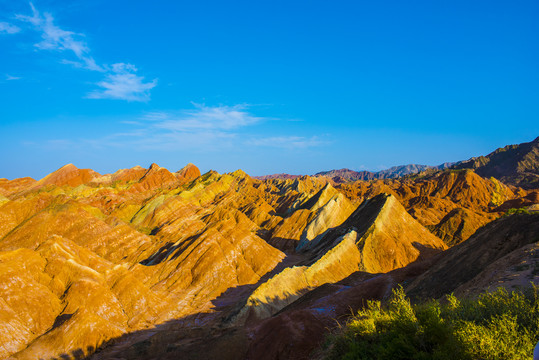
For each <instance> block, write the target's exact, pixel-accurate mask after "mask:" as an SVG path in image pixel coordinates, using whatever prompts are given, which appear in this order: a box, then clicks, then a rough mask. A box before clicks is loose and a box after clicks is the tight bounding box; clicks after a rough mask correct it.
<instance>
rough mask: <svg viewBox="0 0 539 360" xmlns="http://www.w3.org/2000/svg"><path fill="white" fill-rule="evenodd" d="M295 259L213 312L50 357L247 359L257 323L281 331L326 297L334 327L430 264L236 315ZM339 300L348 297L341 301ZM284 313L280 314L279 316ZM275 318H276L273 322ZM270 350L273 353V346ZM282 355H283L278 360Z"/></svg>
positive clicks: (359, 277)
mask: <svg viewBox="0 0 539 360" xmlns="http://www.w3.org/2000/svg"><path fill="white" fill-rule="evenodd" d="M298 260H299V259H298V258H297V257H296V258H294V257H292V258H289V257H287V258H285V259H283V261H281V263H279V264H278V265H277V266H276V267H275V268H274V269H273V270H272V271H271V272H269V273H267V274H265V275H264V276H263V277H262V278H261V279H260V280H259V281H258V282H257V283H256V284H250V285H242V286H237V287H231V288H228V289H227V290H225V291H224V292H223V293H221V295H219V296H218V297H216V298H215V299H213V300H211V304H212V305H213V308H212V309H211V310H212V312H196V313H193V314H190V315H186V316H182V317H178V318H176V319H171V320H168V321H165V322H163V323H161V324H157V325H155V326H153V327H152V328H148V329H142V330H137V331H133V332H130V333H126V334H123V335H121V336H119V337H116V338H112V339H109V340H107V341H106V342H104V343H103V344H101V345H100V346H99V348H97V349H94V348H93V347H92V346H89V347H87V348H86V349H81V348H79V349H74V350H72V351H70V352H67V353H63V354H61V355H59V356H57V357H54V358H52V359H55V360H83V359H84V360H101V359H124V360H130V359H165V360H167V359H185V360H202V359H205V360H207V359H220V360H221V359H222V360H237V359H248V358H249V359H252V357H249V351H250V349H251V347H252V346H253V344H255V343H253V341H255V342H256V346H257V349H258V346H260V344H261V343H260V342H261V341H262V342H264V341H266V340H264V339H265V338H258V337H253V336H254V335H253V334H254V333H253V331H255V332H256V331H257V330H255V329H258V327H259V326H261V324H266V325H264V326H269V325H271V324H281V325H277V328H276V330H275V331H280V330H278V329H279V326H285V328H286V325H284V324H285V323H281V321H286V319H287V318H288V317H289V316H293V318H294V316H297V315H294V313H295V314H305V311H307V312H309V311H313V309H314V311H315V312H316V311H324V310H328V309H325V308H321V307H320V305H319V301H320V299H327V300H323V301H330V302H331V304H333V305H332V306H331V307H335V305H336V306H337V307H338V308H339V310H338V311H337V313H336V314H334V315H335V317H327V318H326V319H325V320H323V321H329V322H332V323H333V326H334V327H335V326H338V324H337V322H336V321H345V319H346V318H347V317H348V316H349V315H350V314H351V311H352V308H353V310H354V311H356V310H357V308H358V307H362V306H363V305H364V304H365V303H366V301H367V300H368V299H383V298H384V294H386V293H387V292H388V291H389V292H390V289H391V288H392V287H394V286H396V285H397V284H398V283H403V284H404V283H405V282H407V281H409V280H411V279H413V278H415V277H416V276H418V275H419V274H421V273H423V272H424V271H426V269H427V268H429V267H430V265H431V263H432V258H430V259H427V261H422V260H419V259H418V260H416V261H415V262H413V263H411V264H409V265H407V266H406V267H404V268H400V269H396V270H393V271H391V272H388V273H380V274H371V273H366V272H362V271H357V272H354V273H352V274H350V275H349V276H347V277H346V278H344V279H342V280H341V281H339V282H336V283H328V284H325V285H322V286H320V287H318V288H316V289H313V290H311V291H308V292H307V293H305V294H303V295H302V296H300V297H299V298H298V299H296V300H295V301H293V302H291V303H290V304H289V305H288V306H286V307H284V308H283V309H281V310H280V311H279V312H278V313H276V314H275V315H273V316H271V317H269V318H265V319H259V320H257V322H256V323H251V324H249V323H248V322H246V321H247V319H246V318H245V317H244V318H242V317H239V318H238V317H235V315H236V314H237V312H238V310H239V309H241V308H243V307H244V306H245V301H246V300H247V298H248V296H249V295H250V293H251V292H252V290H253V289H254V288H256V287H257V286H259V285H260V284H261V283H263V282H264V281H266V280H267V279H269V278H271V277H272V276H274V275H275V274H276V273H278V272H279V271H282V269H284V268H286V267H288V266H293V265H292V264H294V263H295V261H298ZM388 284H391V285H390V288H387V287H386V286H387V285H388ZM339 299H341V300H339ZM343 299H347V300H346V301H345V300H343ZM280 300H282V299H280ZM268 304H273V301H272V300H269V301H268ZM298 311H299V313H297V312H298ZM290 314H292V315H290ZM283 315H284V318H279V317H281V316H283ZM302 316H303V315H302ZM312 316H315V315H308V318H312ZM278 318H279V319H280V320H278V322H277V323H275V321H277V319H278ZM316 321H318V320H316ZM320 321H322V320H320ZM329 322H328V323H329ZM268 324H269V325H268ZM271 326H273V325H271ZM327 326H329V325H327V324H326V325H324V326H322V327H321V328H320V329H319V330H320V331H322V332H323V333H326V332H327V331H329V330H330V328H328V327H327ZM317 331H318V330H317ZM276 336H277V338H279V339H281V338H282V337H283V336H282V335H276ZM319 337H320V339H322V338H323V335H322V333H321V334H320V336H319ZM317 339H318V337H317ZM294 341H296V340H294ZM302 341H307V342H308V343H311V345H309V346H311V347H312V349H315V348H316V347H317V346H319V345H317V344H318V342H316V343H315V342H312V341H311V342H309V341H308V339H307V340H306V339H303V340H302ZM313 341H314V339H313ZM267 346H271V347H272V348H273V347H274V346H276V347H281V346H282V344H273V343H271V344H267ZM94 351H95V353H93V354H91V355H88V356H85V355H84V354H87V353H92V352H94ZM275 351H277V350H275ZM272 352H274V351H273V350H272ZM285 358H287V357H284V358H283V359H285ZM292 358H293V357H292ZM306 358H308V357H306ZM298 359H299V358H298ZM301 359H303V357H301Z"/></svg>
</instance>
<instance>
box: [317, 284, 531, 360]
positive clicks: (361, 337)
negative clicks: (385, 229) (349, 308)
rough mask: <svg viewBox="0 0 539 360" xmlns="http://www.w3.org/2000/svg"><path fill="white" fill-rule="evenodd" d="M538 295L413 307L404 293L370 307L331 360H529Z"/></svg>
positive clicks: (332, 348) (334, 343) (334, 347)
mask: <svg viewBox="0 0 539 360" xmlns="http://www.w3.org/2000/svg"><path fill="white" fill-rule="evenodd" d="M538 298H539V291H538V289H537V288H535V287H532V288H530V289H528V290H526V291H525V292H511V293H509V292H507V291H506V290H504V289H503V288H500V289H498V290H497V291H496V292H493V293H484V294H482V295H480V296H479V297H478V298H477V299H464V300H458V299H457V298H455V297H454V296H452V295H451V296H448V297H447V301H444V302H439V301H434V300H431V301H429V302H426V303H422V304H418V305H411V304H410V301H409V300H408V299H407V298H406V295H405V294H404V291H403V290H402V288H399V289H396V290H394V291H393V295H392V297H391V299H390V301H389V303H388V304H387V306H385V307H382V306H381V304H380V302H378V301H372V302H368V304H367V306H366V308H365V309H364V310H361V311H359V313H358V314H357V315H356V316H354V317H353V318H352V319H351V320H350V321H349V323H348V324H347V326H346V327H345V328H344V330H342V331H341V332H340V333H339V334H335V335H332V336H330V337H329V339H328V343H327V344H326V346H327V350H326V351H327V352H326V354H327V359H350V360H351V359H391V360H398V359H403V360H404V359H417V360H419V359H421V360H423V359H440V360H442V359H444V360H445V359H485V360H488V359H493V360H494V359H500V360H501V359H531V354H532V352H533V347H534V346H535V342H536V341H537V340H538V339H539V301H538Z"/></svg>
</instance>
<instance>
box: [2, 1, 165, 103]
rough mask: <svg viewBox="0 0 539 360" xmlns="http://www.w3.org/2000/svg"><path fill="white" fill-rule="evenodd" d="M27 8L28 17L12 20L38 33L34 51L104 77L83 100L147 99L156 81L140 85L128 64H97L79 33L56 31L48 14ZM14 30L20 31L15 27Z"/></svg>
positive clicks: (7, 25)
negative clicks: (57, 56) (53, 55)
mask: <svg viewBox="0 0 539 360" xmlns="http://www.w3.org/2000/svg"><path fill="white" fill-rule="evenodd" d="M30 8H31V10H32V15H21V14H18V15H16V16H15V18H16V19H18V20H20V21H22V22H25V23H28V24H30V25H32V27H33V28H34V29H35V30H36V31H38V32H39V33H40V34H41V39H42V40H41V41H40V42H38V43H36V44H34V46H35V47H36V48H37V49H39V50H49V51H59V52H67V53H71V54H72V55H74V57H75V60H70V59H63V60H62V61H61V62H62V63H63V64H68V65H71V66H74V67H76V68H84V69H87V70H91V71H97V72H101V73H105V75H104V76H105V78H104V79H103V80H102V81H100V82H97V83H96V85H97V86H98V87H99V88H100V89H97V90H94V91H92V92H90V93H88V94H87V95H86V96H85V97H86V98H89V99H119V100H127V101H148V100H150V90H151V89H153V88H154V87H155V86H156V85H157V79H154V80H152V81H150V82H144V77H143V76H139V75H136V74H135V73H136V72H137V68H136V67H135V66H134V65H131V64H125V63H116V64H112V65H110V66H109V65H106V64H105V65H99V64H98V63H97V62H96V61H95V59H94V58H93V57H92V56H91V55H90V48H89V47H88V45H87V44H86V42H85V41H83V40H82V39H81V37H83V36H84V35H83V34H77V33H74V32H72V31H67V30H64V29H62V28H60V27H59V26H57V25H56V24H55V23H54V17H53V16H52V15H51V14H50V13H47V12H45V13H43V14H42V13H40V12H39V11H38V10H37V8H36V7H35V6H34V4H32V3H30ZM2 24H6V25H5V26H4V28H5V29H7V30H5V31H6V32H8V31H14V30H13V28H12V27H11V28H10V27H9V26H10V25H9V24H7V23H0V32H2ZM9 29H11V30H9ZM17 29H18V30H19V31H20V29H19V28H17Z"/></svg>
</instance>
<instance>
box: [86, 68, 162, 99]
mask: <svg viewBox="0 0 539 360" xmlns="http://www.w3.org/2000/svg"><path fill="white" fill-rule="evenodd" d="M136 71H137V68H136V67H135V66H133V65H131V64H124V63H118V64H113V65H112V71H111V72H110V73H108V74H107V75H106V77H105V80H103V81H100V82H98V83H97V86H99V87H101V89H100V90H94V91H92V92H90V93H88V94H87V96H86V97H87V98H89V99H121V100H127V101H148V100H150V90H151V89H153V88H154V87H155V86H156V85H157V79H154V80H152V81H150V82H144V77H143V76H138V75H136V74H135V73H136Z"/></svg>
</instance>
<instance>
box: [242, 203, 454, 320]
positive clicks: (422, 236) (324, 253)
mask: <svg viewBox="0 0 539 360" xmlns="http://www.w3.org/2000/svg"><path fill="white" fill-rule="evenodd" d="M341 234H342V235H341ZM446 248H447V246H446V245H445V244H444V243H443V241H441V240H440V239H439V238H437V237H436V236H434V235H433V234H432V233H430V232H429V231H428V230H427V229H425V228H424V227H423V226H421V224H419V223H418V222H417V221H416V220H414V219H413V218H412V217H411V216H410V215H409V214H408V213H407V212H406V210H405V209H404V207H403V206H402V205H401V204H400V203H399V202H398V201H397V200H396V199H395V197H394V196H392V195H386V194H381V195H378V196H377V197H375V198H373V199H371V200H367V201H365V203H364V204H362V205H360V206H359V207H358V209H357V210H356V211H355V212H354V213H353V214H352V215H351V216H350V217H348V219H347V220H346V221H345V222H344V224H342V226H340V227H338V228H335V229H333V230H332V231H328V232H327V233H326V234H324V236H322V237H321V238H320V239H319V240H318V242H317V243H316V244H312V245H311V246H310V247H309V248H308V249H307V250H306V251H308V254H309V255H310V259H309V260H307V261H306V264H305V265H301V266H295V267H292V268H287V269H285V270H284V271H282V272H280V273H279V274H277V275H275V276H274V277H272V278H271V279H269V280H268V281H267V282H265V283H263V284H261V285H260V286H259V287H258V288H257V289H256V290H255V291H254V292H253V294H252V295H251V296H250V297H249V300H248V302H247V305H246V307H245V309H244V311H243V312H244V313H246V312H247V313H251V315H253V314H254V315H255V316H256V317H258V318H263V317H267V316H271V315H273V314H274V313H276V312H277V311H279V310H280V309H282V308H283V307H284V306H286V305H288V304H290V303H292V302H293V301H295V300H296V299H298V298H299V297H300V296H301V295H303V294H305V293H306V292H307V291H309V290H312V289H314V288H316V287H318V286H320V285H322V284H325V283H334V282H337V281H340V280H342V279H344V278H346V277H347V276H349V275H351V274H352V273H354V272H356V271H364V272H368V273H385V272H388V271H391V270H393V269H397V268H400V267H403V266H406V265H408V264H410V263H411V262H414V261H416V260H418V259H420V258H421V257H425V256H429V255H432V254H434V253H436V252H439V251H442V250H445V249H446Z"/></svg>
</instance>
